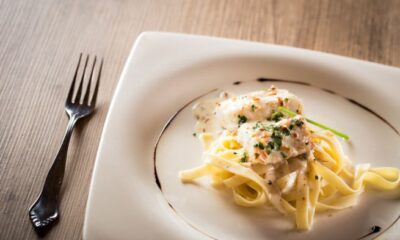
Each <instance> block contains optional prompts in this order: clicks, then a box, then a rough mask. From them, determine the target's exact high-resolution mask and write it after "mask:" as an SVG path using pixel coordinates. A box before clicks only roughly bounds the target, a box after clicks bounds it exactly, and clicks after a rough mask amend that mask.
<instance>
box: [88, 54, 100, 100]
mask: <svg viewBox="0 0 400 240" xmlns="http://www.w3.org/2000/svg"><path fill="white" fill-rule="evenodd" d="M102 69H103V58H101V62H100V68H99V74H98V75H97V81H96V86H95V88H94V93H93V98H92V101H91V102H90V106H91V107H94V106H95V105H96V100H97V93H98V92H99V85H100V77H101V70H102Z"/></svg>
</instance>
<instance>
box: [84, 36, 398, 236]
mask: <svg viewBox="0 0 400 240" xmlns="http://www.w3.org/2000/svg"><path fill="white" fill-rule="evenodd" d="M261 77H262V78H268V79H284V80H288V81H276V80H275V81H272V80H271V81H267V82H259V81H256V80H257V79H259V78H261ZM238 81H240V83H241V84H237V83H236V84H233V83H235V82H238ZM271 83H274V84H276V85H277V86H278V87H283V88H287V89H289V90H291V91H292V92H293V93H294V94H297V95H299V96H300V98H302V99H303V100H304V102H305V104H304V105H305V107H306V113H307V115H309V116H310V118H313V119H317V120H319V121H321V122H324V123H326V124H327V125H330V126H334V127H335V128H337V129H340V130H343V131H344V132H346V133H348V134H349V135H350V136H351V137H352V142H351V144H347V145H346V146H345V149H346V153H347V154H348V155H349V156H350V158H351V159H352V160H353V161H354V162H355V163H363V162H370V163H372V164H373V165H378V166H381V165H382V166H391V167H400V161H399V159H400V149H399V146H400V137H399V134H398V133H396V131H397V130H399V129H400V111H399V103H400V94H399V90H400V70H399V69H397V68H393V67H388V66H383V65H379V64H375V63H370V62H364V61H360V60H355V59H351V58H345V57H340V56H335V55H332V54H325V53H319V52H315V51H309V50H303V49H296V48H290V47H283V46H276V45H268V44H260V43H252V42H244V41H237V40H228V39H218V38H211V37H200V36H192V35H183V34H172V33H156V32H149V33H143V34H141V35H140V37H139V38H138V39H137V41H136V43H135V45H134V47H133V49H132V51H131V53H130V55H129V58H128V61H127V63H126V65H125V68H124V71H123V73H122V75H121V79H120V81H119V83H118V87H117V90H116V92H115V95H114V98H113V100H112V103H111V107H110V110H109V113H108V116H107V120H106V123H105V126H104V130H103V134H102V137H101V141H100V147H99V150H98V154H97V159H96V163H95V167H94V173H93V178H92V183H91V187H90V193H89V199H88V203H87V210H86V216H85V225H84V233H83V237H84V239H88V240H91V239H96V240H97V239H210V238H216V239H243V238H244V237H246V238H248V239H322V238H324V239H339V238H340V237H341V239H349V238H350V239H354V238H357V237H361V236H362V235H364V234H367V233H368V231H369V229H370V227H371V226H373V225H375V224H376V225H379V226H381V227H382V230H381V232H379V233H377V234H373V235H370V236H368V237H367V238H365V239H370V238H373V237H376V236H377V235H378V234H381V233H383V234H382V235H381V236H383V238H384V239H399V237H400V234H399V230H400V223H396V224H394V225H393V226H391V224H392V223H393V222H394V221H395V220H396V219H397V218H398V216H399V213H400V203H399V201H398V198H397V200H396V199H395V200H393V198H389V197H390V196H389V197H388V196H386V194H380V195H382V196H381V197H379V198H376V197H368V196H366V197H365V198H363V199H362V201H360V204H359V206H357V207H355V208H352V209H348V210H343V211H341V212H340V213H337V214H336V213H334V214H333V216H331V217H328V216H318V217H317V219H316V222H315V224H314V225H315V226H313V229H312V230H311V231H309V232H297V231H295V230H293V228H294V227H293V226H292V225H291V224H290V222H285V220H284V219H281V218H277V219H279V220H277V221H275V220H273V219H272V220H271V219H269V218H268V217H265V216H264V217H263V216H262V214H261V215H260V214H258V213H255V212H254V211H250V210H248V209H241V208H239V207H235V206H234V204H233V203H232V202H231V201H227V199H224V197H223V196H221V195H219V194H217V193H218V192H219V191H218V190H215V189H213V188H211V187H207V185H202V186H196V185H186V184H182V183H180V181H179V178H178V175H177V173H178V171H179V170H183V169H187V168H190V167H194V166H196V165H198V164H199V163H200V162H199V161H200V155H201V149H200V145H199V143H198V142H197V140H196V139H195V138H193V137H192V136H191V133H192V131H193V130H192V129H193V125H194V119H192V118H191V116H190V106H191V105H190V104H191V101H192V100H193V99H195V98H196V97H198V96H201V95H202V94H204V93H207V92H209V91H210V90H212V89H216V88H219V89H228V90H231V91H234V92H238V93H241V92H247V91H252V90H255V89H259V88H265V87H268V86H269V84H271ZM333 92H335V93H337V94H333ZM349 99H351V100H349ZM188 103H189V105H187V106H186V107H185V108H183V109H182V111H181V112H180V113H179V114H178V115H177V116H176V118H175V120H174V122H172V123H171V127H170V128H169V129H168V131H167V132H166V134H165V139H164V140H161V141H163V142H164V143H163V145H162V146H160V149H158V150H157V157H158V158H159V159H157V161H158V162H157V167H158V170H157V171H158V177H159V181H160V184H161V185H162V191H160V188H159V187H158V185H157V182H156V178H155V163H154V159H153V158H154V152H155V149H154V148H155V144H156V142H157V139H158V136H159V134H160V132H161V131H162V129H163V126H164V125H165V124H166V122H167V121H168V120H169V119H170V117H171V116H172V115H174V113H175V112H176V111H178V110H179V109H181V108H182V107H183V106H185V105H186V104H188ZM361 105H362V106H364V108H363V107H361ZM365 107H366V108H365ZM165 142H166V143H165ZM367 195H368V194H367ZM371 206H374V207H371ZM264 226H268V227H265V228H264ZM388 228H389V230H387V229H388ZM338 229H339V230H340V231H338Z"/></svg>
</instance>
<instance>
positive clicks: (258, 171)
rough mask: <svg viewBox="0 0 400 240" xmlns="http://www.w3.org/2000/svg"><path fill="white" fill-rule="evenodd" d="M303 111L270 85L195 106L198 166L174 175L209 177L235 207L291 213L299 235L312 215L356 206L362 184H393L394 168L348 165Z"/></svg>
mask: <svg viewBox="0 0 400 240" xmlns="http://www.w3.org/2000/svg"><path fill="white" fill-rule="evenodd" d="M280 107H281V108H285V109H287V112H293V113H296V114H293V115H291V116H289V115H287V114H285V113H284V112H282V111H279V108H280ZM302 113H303V105H302V103H301V101H300V99H299V98H298V97H296V96H295V95H293V94H291V93H290V92H288V91H287V90H283V89H277V88H275V87H274V86H272V87H271V88H269V89H268V90H263V91H258V92H252V93H249V94H245V95H241V96H237V97H236V96H232V95H231V94H229V93H222V94H221V97H220V98H218V99H213V100H211V101H208V102H205V103H200V104H198V105H196V106H195V108H194V114H195V116H196V118H197V120H198V122H197V124H196V131H197V134H198V137H199V139H200V141H201V142H202V144H203V148H204V152H203V160H204V164H203V165H201V166H199V167H195V168H193V169H189V170H185V171H181V172H180V173H179V176H180V178H181V180H182V182H192V181H194V180H196V179H197V178H200V177H203V176H209V177H211V179H212V183H213V184H215V185H224V186H226V187H227V188H229V189H231V190H232V194H233V200H234V202H235V203H236V204H238V205H240V206H244V207H257V206H262V205H266V204H268V205H272V206H273V207H274V208H276V210H278V211H279V212H281V213H283V214H285V215H293V217H294V219H295V222H296V226H297V229H299V230H308V229H310V228H311V226H312V223H313V219H314V215H315V213H316V212H323V211H327V210H340V209H345V208H348V207H351V206H355V205H356V204H357V200H358V198H359V196H360V194H361V193H362V192H363V191H364V190H365V187H366V186H367V185H368V186H370V187H372V188H375V189H377V190H384V191H387V190H393V189H397V188H398V187H399V182H400V171H399V169H397V168H391V167H378V168H374V167H371V166H370V165H369V164H361V165H357V166H353V165H352V164H351V162H350V160H349V159H348V158H347V157H346V156H345V154H344V152H343V150H342V147H341V144H340V142H339V141H338V139H337V138H336V137H335V136H334V134H333V133H332V132H331V131H329V130H318V131H317V130H315V129H312V128H311V126H310V125H309V123H308V122H307V119H305V118H304V117H303V116H302Z"/></svg>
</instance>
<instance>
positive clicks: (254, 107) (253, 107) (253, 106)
mask: <svg viewBox="0 0 400 240" xmlns="http://www.w3.org/2000/svg"><path fill="white" fill-rule="evenodd" d="M256 108H257V107H256V106H255V105H254V104H252V105H251V111H252V112H254V111H255V110H256Z"/></svg>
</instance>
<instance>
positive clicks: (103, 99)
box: [0, 0, 400, 239]
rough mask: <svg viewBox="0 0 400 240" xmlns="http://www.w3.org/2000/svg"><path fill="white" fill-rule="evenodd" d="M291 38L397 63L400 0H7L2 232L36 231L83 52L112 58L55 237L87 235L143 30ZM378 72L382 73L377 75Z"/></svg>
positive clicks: (2, 61) (1, 50)
mask: <svg viewBox="0 0 400 240" xmlns="http://www.w3.org/2000/svg"><path fill="white" fill-rule="evenodd" d="M147 30H152V31H155V30H156V31H171V32H184V33H193V34H203V35H211V36H218V37H227V38H236V39H245V40H251V41H259V42H268V43H276V44H284V45H290V46H296V47H302V48H309V49H315V50H319V51H325V52H331V53H336V54H340V55H345V56H350V57H355V58H360V59H364V60H369V61H374V62H379V63H383V64H389V65H393V66H400V1H395V0H386V1H378V0H376V1H374V0H365V1H364V0H360V1H351V0H344V1H337V0H335V1H334V0H332V1H319V0H312V1H310V0H299V1H289V0H281V1H268V0H258V1H249V0H220V1H219V0H202V1H200V0H198V1H196V0H171V1H167V0H164V1H162V0H152V1H144V0H142V1H140V0H137V1H136V0H135V1H128V0H118V1H117V0H116V1H107V0H63V1H53V0H36V1H33V0H32V1H24V0H8V1H0V239H34V238H36V235H35V233H34V231H33V229H32V227H31V225H30V222H29V221H28V214H27V209H28V207H29V206H30V204H31V203H32V202H33V201H34V200H35V198H36V196H37V194H38V193H39V191H40V188H41V187H42V184H43V181H44V178H45V175H46V173H47V170H48V169H49V167H50V165H51V163H52V161H53V158H54V156H55V154H56V152H57V150H58V148H59V144H60V141H61V139H62V136H63V133H64V130H65V127H66V123H67V117H66V116H65V114H64V112H63V111H64V110H63V107H64V101H65V97H66V94H67V89H68V87H69V84H70V82H71V78H72V75H73V70H74V68H75V64H76V62H77V59H78V55H79V53H80V52H86V53H91V54H98V55H100V56H103V57H104V58H105V68H104V72H103V73H104V75H103V78H102V79H103V80H102V85H101V92H100V100H99V102H100V104H99V105H100V107H99V108H98V112H97V113H96V114H95V115H94V116H93V117H92V118H91V119H90V121H89V122H88V123H87V124H86V125H85V126H83V127H79V128H78V129H77V131H76V132H75V133H74V136H73V138H72V142H71V145H70V151H69V158H68V164H67V173H66V176H65V179H64V185H63V192H62V202H61V211H62V217H61V219H60V221H59V223H58V225H57V226H55V228H54V229H53V230H52V231H51V232H50V233H49V234H48V235H47V236H46V238H49V239H80V238H81V236H82V226H83V219H84V212H85V206H86V200H87V196H88V188H89V183H90V179H91V173H92V169H93V164H94V160H95V156H96V150H97V147H98V143H99V139H100V134H101V130H102V127H103V123H104V119H105V117H106V114H107V110H108V106H109V104H110V101H111V98H112V95H113V92H114V89H115V86H116V84H117V81H118V78H119V76H120V74H121V70H122V67H123V65H124V63H125V60H126V58H127V56H128V53H129V50H130V48H131V46H132V44H133V42H134V41H135V39H136V37H137V36H138V35H139V33H140V32H142V31H147ZM378 80H379V79H377V81H378Z"/></svg>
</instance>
